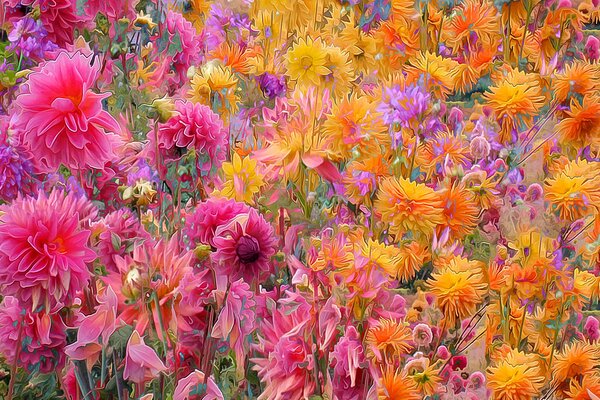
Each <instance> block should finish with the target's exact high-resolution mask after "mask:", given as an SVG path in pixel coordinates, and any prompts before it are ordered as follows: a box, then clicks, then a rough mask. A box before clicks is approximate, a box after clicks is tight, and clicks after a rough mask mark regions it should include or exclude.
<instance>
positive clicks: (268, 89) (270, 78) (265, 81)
mask: <svg viewBox="0 0 600 400" xmlns="http://www.w3.org/2000/svg"><path fill="white" fill-rule="evenodd" d="M257 80H258V84H259V85H260V88H261V89H262V91H263V93H264V94H265V96H267V97H269V98H270V99H273V98H275V97H279V96H283V95H285V92H286V89H287V86H286V84H285V77H284V76H277V75H274V74H270V73H268V72H265V73H264V74H262V75H260V76H258V77H257Z"/></svg>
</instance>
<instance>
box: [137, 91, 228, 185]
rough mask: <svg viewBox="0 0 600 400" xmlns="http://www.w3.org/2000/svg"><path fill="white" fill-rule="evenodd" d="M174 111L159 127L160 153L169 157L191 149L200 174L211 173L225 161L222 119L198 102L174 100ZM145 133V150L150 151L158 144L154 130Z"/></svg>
mask: <svg viewBox="0 0 600 400" xmlns="http://www.w3.org/2000/svg"><path fill="white" fill-rule="evenodd" d="M175 111H176V112H177V113H176V114H175V115H173V116H172V117H171V118H169V120H168V121H167V122H165V123H162V124H160V125H159V126H158V149H159V152H160V153H161V155H162V156H163V157H164V158H165V159H167V160H171V159H178V158H179V157H181V156H182V155H184V154H185V153H186V152H187V151H188V150H192V149H193V150H195V151H196V154H197V156H196V157H197V163H198V167H199V168H200V170H201V171H202V174H203V175H206V174H209V173H210V174H213V173H214V172H216V170H217V169H219V168H220V167H221V164H222V163H223V161H225V153H226V151H227V143H228V134H227V131H225V128H224V127H223V121H221V119H220V118H219V116H218V115H217V114H215V113H214V112H212V110H211V109H210V108H208V107H207V106H205V105H203V104H200V103H192V102H189V101H184V100H180V101H177V102H176V103H175ZM148 136H149V139H150V142H149V146H150V147H149V148H148V151H149V153H150V154H153V153H154V152H155V148H156V147H157V144H156V138H155V137H154V136H155V135H154V133H153V132H150V133H149V134H148Z"/></svg>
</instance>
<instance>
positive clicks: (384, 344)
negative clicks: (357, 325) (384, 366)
mask: <svg viewBox="0 0 600 400" xmlns="http://www.w3.org/2000/svg"><path fill="white" fill-rule="evenodd" d="M411 340H412V331H411V329H410V328H409V327H408V326H406V325H405V324H404V323H403V322H402V321H396V320H394V319H387V318H381V319H379V321H377V323H376V324H375V325H374V326H372V327H370V328H369V330H368V331H367V334H366V336H365V342H366V343H367V345H368V346H369V350H370V351H371V352H372V353H373V355H374V356H376V357H377V359H378V360H379V361H383V362H385V361H387V362H391V361H392V360H393V359H394V358H395V357H400V356H402V355H403V354H406V353H408V352H409V351H410V350H411V349H412V346H411V345H410V341H411Z"/></svg>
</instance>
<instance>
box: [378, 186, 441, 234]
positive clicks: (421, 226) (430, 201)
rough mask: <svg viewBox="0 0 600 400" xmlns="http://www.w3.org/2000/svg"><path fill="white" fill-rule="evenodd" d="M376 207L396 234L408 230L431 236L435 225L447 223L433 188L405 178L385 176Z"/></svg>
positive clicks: (391, 231) (392, 232)
mask: <svg viewBox="0 0 600 400" xmlns="http://www.w3.org/2000/svg"><path fill="white" fill-rule="evenodd" d="M375 210H376V211H377V212H379V213H380V214H381V216H382V220H383V221H385V222H388V223H389V224H390V228H389V230H390V233H391V234H393V235H396V236H397V237H399V236H401V235H402V234H403V233H405V232H408V231H411V232H412V233H413V234H415V235H418V234H421V235H423V236H425V237H431V235H432V234H433V230H434V229H435V227H436V226H437V225H439V224H441V223H443V222H444V219H443V216H442V204H441V201H440V198H439V196H438V195H437V194H436V193H435V192H434V190H433V189H431V188H430V187H428V186H426V185H424V184H422V183H416V182H412V181H409V180H408V179H405V178H386V179H384V180H383V181H382V182H381V184H380V187H379V194H378V196H377V201H376V202H375Z"/></svg>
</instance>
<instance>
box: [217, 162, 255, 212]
mask: <svg viewBox="0 0 600 400" xmlns="http://www.w3.org/2000/svg"><path fill="white" fill-rule="evenodd" d="M223 172H224V173H225V179H226V181H225V183H224V185H223V189H222V190H221V194H222V195H223V196H225V197H228V198H230V199H235V200H237V201H244V202H246V203H251V202H252V196H253V195H254V194H255V193H258V191H259V190H260V187H261V186H262V185H264V181H263V175H262V174H260V173H259V172H257V171H256V160H253V159H251V158H250V156H246V157H244V158H243V159H242V158H241V157H240V156H239V155H238V154H237V153H234V154H233V162H225V163H223Z"/></svg>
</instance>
